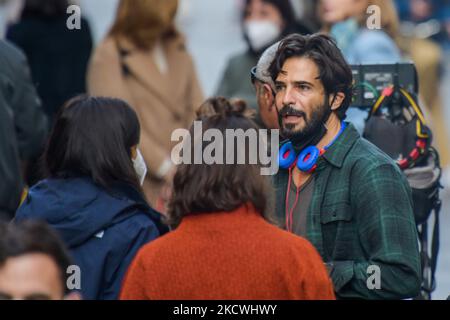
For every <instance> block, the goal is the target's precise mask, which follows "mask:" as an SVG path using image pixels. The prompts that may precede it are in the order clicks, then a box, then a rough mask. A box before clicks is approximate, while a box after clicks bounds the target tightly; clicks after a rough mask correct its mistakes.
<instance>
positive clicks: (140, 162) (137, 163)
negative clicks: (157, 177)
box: [133, 149, 147, 186]
mask: <svg viewBox="0 0 450 320" xmlns="http://www.w3.org/2000/svg"><path fill="white" fill-rule="evenodd" d="M133 167H134V170H135V171H136V174H137V175H138V177H139V182H140V183H141V186H142V185H143V184H144V180H145V175H146V174H147V165H146V164H145V161H144V158H143V157H142V154H141V151H139V149H137V156H136V159H133Z"/></svg>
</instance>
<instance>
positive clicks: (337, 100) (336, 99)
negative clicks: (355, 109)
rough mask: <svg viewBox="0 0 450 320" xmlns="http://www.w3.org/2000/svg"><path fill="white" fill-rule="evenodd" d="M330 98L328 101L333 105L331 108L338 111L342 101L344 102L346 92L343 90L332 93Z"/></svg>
mask: <svg viewBox="0 0 450 320" xmlns="http://www.w3.org/2000/svg"><path fill="white" fill-rule="evenodd" d="M328 99H329V100H328V103H329V104H330V106H331V110H333V111H336V110H337V109H339V107H340V106H341V105H342V102H344V99H345V94H344V93H343V92H337V93H334V94H333V95H330V97H329V98H328Z"/></svg>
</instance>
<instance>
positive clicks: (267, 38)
mask: <svg viewBox="0 0 450 320" xmlns="http://www.w3.org/2000/svg"><path fill="white" fill-rule="evenodd" d="M241 15H242V16H241V24H242V31H243V36H244V39H245V41H246V43H247V49H246V50H245V51H244V52H242V53H240V54H238V55H235V56H233V57H232V58H231V59H230V60H229V61H228V65H227V67H226V68H225V71H224V73H223V76H222V80H221V81H220V82H219V86H218V89H217V91H216V95H218V96H223V97H226V98H230V99H231V98H236V99H243V100H245V101H246V102H247V103H248V104H249V106H250V107H252V108H255V109H256V107H257V101H256V98H255V92H254V89H253V88H252V84H251V82H249V81H248V72H249V71H250V70H251V69H252V68H253V67H254V66H256V64H257V62H258V59H259V57H260V55H261V54H262V53H263V52H264V50H266V49H267V48H268V47H269V46H271V45H272V44H274V43H275V42H277V41H279V40H280V39H281V38H283V37H284V36H286V35H288V34H290V33H295V32H296V33H301V34H306V33H310V30H309V29H308V28H307V27H305V26H303V25H302V24H300V23H298V22H297V21H296V19H295V15H294V10H293V8H292V6H291V3H290V1H289V0H244V1H243V6H242V12H241ZM258 123H259V124H261V121H260V119H258Z"/></svg>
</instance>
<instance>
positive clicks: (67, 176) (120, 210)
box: [15, 96, 168, 300]
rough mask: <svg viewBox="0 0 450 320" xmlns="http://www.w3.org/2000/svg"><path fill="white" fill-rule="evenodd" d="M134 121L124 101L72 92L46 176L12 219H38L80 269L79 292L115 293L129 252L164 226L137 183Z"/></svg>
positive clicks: (89, 295) (140, 176)
mask: <svg viewBox="0 0 450 320" xmlns="http://www.w3.org/2000/svg"><path fill="white" fill-rule="evenodd" d="M139 140H140V125H139V121H138V118H137V115H136V113H135V112H134V111H133V109H132V108H131V107H130V106H129V105H128V104H127V103H126V102H124V101H122V100H119V99H113V98H96V97H87V96H80V97H76V98H74V99H72V100H70V101H68V102H67V103H66V104H65V105H64V106H63V107H62V109H61V111H60V112H59V114H58V116H57V118H56V122H55V124H54V127H53V130H52V133H51V136H50V138H49V141H48V144H47V147H46V151H45V154H44V162H45V169H46V172H47V178H46V179H45V180H42V181H40V182H39V183H38V184H36V185H35V186H34V187H33V188H31V189H30V191H29V193H28V196H27V197H26V199H25V201H24V203H23V204H22V205H21V207H20V208H19V209H18V210H17V212H16V218H15V221H16V222H21V221H23V220H29V219H32V220H43V221H45V222H47V223H49V224H50V226H51V227H52V228H54V229H55V230H56V231H57V232H58V233H59V234H60V236H61V237H62V239H63V241H64V242H65V244H66V246H67V247H68V249H69V251H70V253H71V255H72V256H73V258H74V261H75V264H76V265H78V266H79V267H80V270H81V295H82V296H83V298H84V299H88V300H91V299H100V300H103V299H105V300H106V299H107V300H109V299H116V298H117V297H118V294H119V290H120V284H121V282H122V279H123V277H124V275H125V272H126V270H127V268H128V266H129V264H130V263H131V261H132V259H133V257H134V255H135V254H136V252H137V251H138V250H139V248H140V247H142V246H143V245H144V244H146V243H148V242H150V241H152V240H154V239H156V238H158V237H159V236H161V235H162V234H164V233H166V232H167V231H168V229H167V227H165V226H164V225H162V223H161V215H160V214H159V213H158V212H156V211H155V210H153V209H152V208H151V207H149V205H148V204H147V202H146V199H145V196H144V195H143V191H142V189H141V183H142V182H143V181H144V179H145V174H146V165H145V162H144V161H143V158H142V156H141V155H140V152H139V149H138V144H139Z"/></svg>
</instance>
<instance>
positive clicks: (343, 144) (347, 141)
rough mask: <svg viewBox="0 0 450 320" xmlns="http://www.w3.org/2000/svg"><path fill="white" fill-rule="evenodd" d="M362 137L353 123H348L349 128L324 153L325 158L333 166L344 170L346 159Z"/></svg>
mask: <svg viewBox="0 0 450 320" xmlns="http://www.w3.org/2000/svg"><path fill="white" fill-rule="evenodd" d="M360 137H361V135H360V134H359V132H358V131H357V130H356V128H355V127H354V126H353V124H351V123H347V128H346V129H345V130H344V132H342V135H341V136H340V137H339V138H338V139H337V140H336V141H335V142H334V143H333V145H332V146H331V147H330V148H329V149H328V150H327V152H325V153H324V155H323V158H324V159H325V160H326V161H327V162H328V163H330V164H331V165H333V166H335V167H337V168H342V165H343V164H344V160H345V157H346V156H347V154H348V153H349V152H350V149H351V148H352V146H353V144H354V143H355V142H356V140H358V139H359V138H360Z"/></svg>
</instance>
